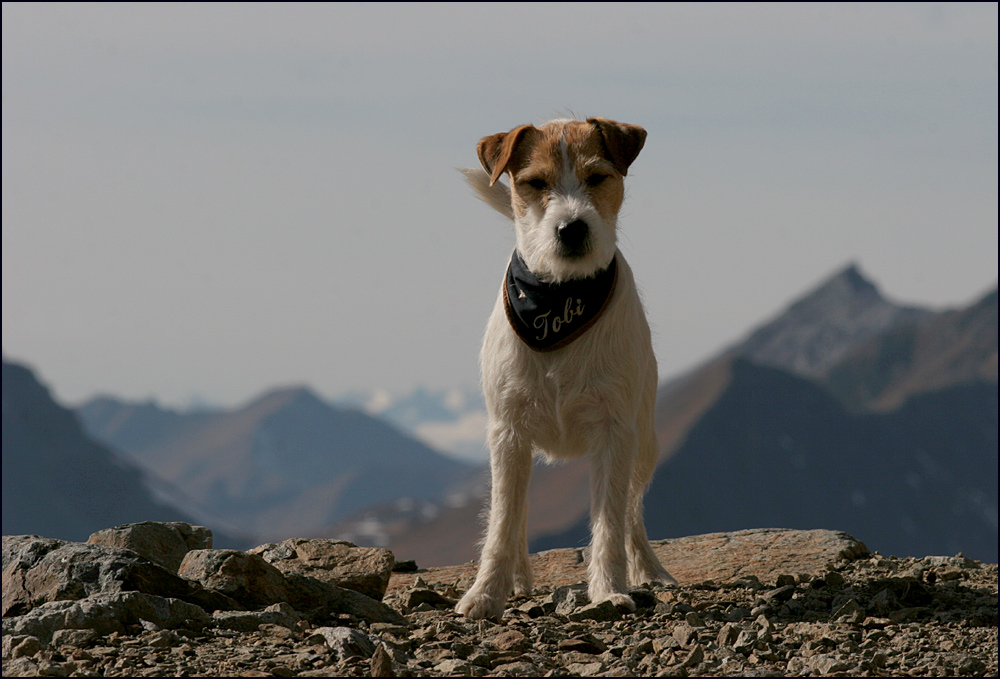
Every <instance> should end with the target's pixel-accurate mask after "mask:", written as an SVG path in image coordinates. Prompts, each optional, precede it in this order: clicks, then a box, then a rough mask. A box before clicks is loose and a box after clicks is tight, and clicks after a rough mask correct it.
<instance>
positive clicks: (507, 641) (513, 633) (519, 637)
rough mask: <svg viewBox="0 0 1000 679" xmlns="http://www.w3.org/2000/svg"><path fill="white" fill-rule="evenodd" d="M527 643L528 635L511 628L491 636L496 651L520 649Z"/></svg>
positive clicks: (526, 645)
mask: <svg viewBox="0 0 1000 679" xmlns="http://www.w3.org/2000/svg"><path fill="white" fill-rule="evenodd" d="M528 645H529V643H528V637H526V636H524V635H523V634H522V633H520V632H518V631H517V630H513V629H512V630H507V631H504V632H501V633H500V634H498V635H496V636H495V637H493V648H495V649H496V650H498V651H522V650H525V649H526V648H527V647H528Z"/></svg>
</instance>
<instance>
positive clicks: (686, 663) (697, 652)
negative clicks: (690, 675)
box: [681, 644, 705, 668]
mask: <svg viewBox="0 0 1000 679" xmlns="http://www.w3.org/2000/svg"><path fill="white" fill-rule="evenodd" d="M704 659H705V649H704V648H702V645H701V644H695V646H694V648H692V649H691V652H690V653H688V654H687V656H686V657H685V658H684V660H682V661H681V667H688V668H690V667H694V666H695V665H698V664H700V663H701V661H703V660H704Z"/></svg>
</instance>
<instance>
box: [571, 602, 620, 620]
mask: <svg viewBox="0 0 1000 679" xmlns="http://www.w3.org/2000/svg"><path fill="white" fill-rule="evenodd" d="M566 617H568V618H569V619H570V620H572V621H573V622H582V621H584V620H595V621H597V622H606V621H609V620H618V619H620V618H621V617H622V614H621V611H619V610H618V607H617V606H615V605H614V604H613V603H611V602H610V601H608V600H607V599H605V600H604V601H602V602H601V603H599V604H590V605H587V606H584V607H583V608H581V609H579V610H576V611H574V612H572V613H570V614H569V615H567V616H566Z"/></svg>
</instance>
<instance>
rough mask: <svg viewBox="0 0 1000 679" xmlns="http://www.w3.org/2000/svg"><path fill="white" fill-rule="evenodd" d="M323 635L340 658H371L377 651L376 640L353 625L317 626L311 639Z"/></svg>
mask: <svg viewBox="0 0 1000 679" xmlns="http://www.w3.org/2000/svg"><path fill="white" fill-rule="evenodd" d="M320 637H322V639H323V641H324V642H325V643H326V645H327V646H329V647H330V649H331V650H332V651H333V652H334V653H336V654H337V657H339V658H349V657H351V656H360V657H362V658H371V657H372V654H374V653H375V642H374V641H372V639H371V637H369V636H368V635H367V634H365V633H364V632H362V631H361V630H359V629H353V628H351V627H317V628H316V629H315V630H313V636H312V637H311V639H319V638H320Z"/></svg>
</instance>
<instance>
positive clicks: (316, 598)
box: [286, 573, 406, 625]
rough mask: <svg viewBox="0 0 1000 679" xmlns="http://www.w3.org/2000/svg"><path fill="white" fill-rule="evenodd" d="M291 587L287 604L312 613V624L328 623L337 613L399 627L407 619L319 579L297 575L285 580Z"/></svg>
mask: <svg viewBox="0 0 1000 679" xmlns="http://www.w3.org/2000/svg"><path fill="white" fill-rule="evenodd" d="M286 579H287V581H288V586H289V599H288V602H289V603H290V604H292V606H294V607H295V609H296V610H299V611H309V617H310V619H311V620H313V621H319V620H324V619H328V618H330V617H332V616H334V615H336V614H338V613H348V614H350V615H353V616H355V617H358V618H361V619H362V620H367V621H368V622H389V623H393V624H396V625H402V624H405V623H406V619H405V618H403V616H402V615H400V614H399V613H397V612H396V611H395V610H393V609H392V608H389V607H388V606H386V605H385V604H384V603H382V602H381V601H375V599H372V598H371V597H367V596H365V595H364V594H361V593H360V592H355V591H354V590H352V589H344V588H343V587H337V586H336V585H331V584H329V583H327V582H322V581H320V580H317V579H316V578H310V577H308V576H305V575H298V574H297V573H289V574H288V575H287V576H286Z"/></svg>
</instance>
